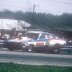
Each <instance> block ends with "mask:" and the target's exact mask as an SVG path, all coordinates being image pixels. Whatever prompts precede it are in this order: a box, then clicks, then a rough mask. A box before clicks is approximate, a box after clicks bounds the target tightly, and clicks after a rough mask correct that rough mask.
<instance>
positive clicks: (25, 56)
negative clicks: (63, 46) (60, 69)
mask: <svg viewBox="0 0 72 72" xmlns="http://www.w3.org/2000/svg"><path fill="white" fill-rule="evenodd" d="M0 62H13V63H18V64H29V65H56V66H72V55H58V54H43V53H28V52H18V51H17V52H16V51H0Z"/></svg>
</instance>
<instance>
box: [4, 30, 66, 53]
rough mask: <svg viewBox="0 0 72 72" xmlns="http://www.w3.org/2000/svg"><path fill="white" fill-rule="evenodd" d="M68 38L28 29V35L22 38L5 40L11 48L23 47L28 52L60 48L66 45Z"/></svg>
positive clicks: (5, 44)
mask: <svg viewBox="0 0 72 72" xmlns="http://www.w3.org/2000/svg"><path fill="white" fill-rule="evenodd" d="M65 44H66V40H64V39H61V38H59V37H58V36H56V35H54V34H51V33H48V32H43V31H27V33H26V37H22V39H21V40H18V39H11V40H7V41H5V42H4V47H6V48H8V49H9V50H14V49H22V50H26V51H28V52H32V51H34V50H58V49H59V48H62V47H64V45H65Z"/></svg>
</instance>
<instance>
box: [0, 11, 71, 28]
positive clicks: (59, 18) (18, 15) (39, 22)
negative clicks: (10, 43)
mask: <svg viewBox="0 0 72 72" xmlns="http://www.w3.org/2000/svg"><path fill="white" fill-rule="evenodd" d="M0 18H1V19H3V18H4V19H15V20H24V21H27V22H28V23H31V24H32V26H33V27H37V28H43V29H48V28H52V29H53V28H57V27H72V14H69V13H63V14H62V15H52V14H50V13H49V14H45V13H35V12H22V11H17V12H12V11H9V10H4V11H0Z"/></svg>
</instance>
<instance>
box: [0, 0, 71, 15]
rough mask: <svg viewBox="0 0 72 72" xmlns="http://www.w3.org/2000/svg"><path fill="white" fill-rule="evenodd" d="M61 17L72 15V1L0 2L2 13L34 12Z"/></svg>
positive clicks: (16, 0) (6, 0) (11, 0)
mask: <svg viewBox="0 0 72 72" xmlns="http://www.w3.org/2000/svg"><path fill="white" fill-rule="evenodd" d="M34 4H35V12H41V13H52V14H54V15H61V14H62V13H72V0H0V11H2V10H7V9H8V10H11V11H24V12H25V11H33V6H34Z"/></svg>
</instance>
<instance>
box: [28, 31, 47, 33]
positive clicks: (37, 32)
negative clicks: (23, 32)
mask: <svg viewBox="0 0 72 72" xmlns="http://www.w3.org/2000/svg"><path fill="white" fill-rule="evenodd" d="M27 33H46V32H43V31H27Z"/></svg>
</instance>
